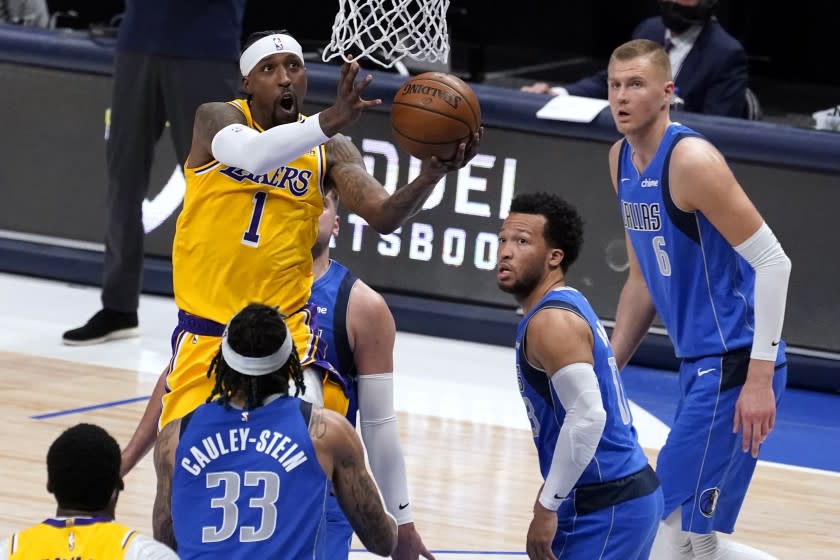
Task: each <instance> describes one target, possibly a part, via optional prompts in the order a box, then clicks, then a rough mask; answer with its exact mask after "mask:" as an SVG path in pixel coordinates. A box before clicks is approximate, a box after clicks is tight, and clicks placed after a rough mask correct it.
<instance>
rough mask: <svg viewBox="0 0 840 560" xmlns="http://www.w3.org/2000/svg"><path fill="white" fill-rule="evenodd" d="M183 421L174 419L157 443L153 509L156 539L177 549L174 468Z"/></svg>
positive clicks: (153, 525) (162, 432) (153, 526)
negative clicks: (173, 512) (173, 519)
mask: <svg viewBox="0 0 840 560" xmlns="http://www.w3.org/2000/svg"><path fill="white" fill-rule="evenodd" d="M180 430H181V421H180V420H174V421H172V422H170V423H169V424H167V425H166V427H165V428H164V429H163V430H162V431H161V432H160V434H159V435H158V438H157V442H156V443H155V473H156V474H157V494H156V495H155V504H154V507H153V509H152V530H153V535H154V537H155V539H156V540H158V541H160V542H162V543H163V544H165V545H167V546H169V547H170V548H172V549H173V550H177V548H176V547H177V544H176V543H175V533H174V531H173V530H172V470H173V465H174V464H175V450H176V449H177V448H178V434H179V433H180Z"/></svg>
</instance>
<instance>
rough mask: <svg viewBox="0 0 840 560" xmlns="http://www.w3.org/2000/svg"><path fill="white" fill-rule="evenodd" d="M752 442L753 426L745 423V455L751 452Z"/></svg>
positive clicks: (743, 439) (742, 442)
mask: <svg viewBox="0 0 840 560" xmlns="http://www.w3.org/2000/svg"><path fill="white" fill-rule="evenodd" d="M751 440H752V424H750V423H749V422H744V423H743V424H741V451H743V452H744V453H746V452H748V451H749V450H750V441H751Z"/></svg>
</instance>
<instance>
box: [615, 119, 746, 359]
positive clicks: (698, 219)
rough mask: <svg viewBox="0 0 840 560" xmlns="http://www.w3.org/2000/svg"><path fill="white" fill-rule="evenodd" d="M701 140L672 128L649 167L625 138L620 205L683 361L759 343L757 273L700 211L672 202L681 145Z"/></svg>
mask: <svg viewBox="0 0 840 560" xmlns="http://www.w3.org/2000/svg"><path fill="white" fill-rule="evenodd" d="M689 136H695V137H700V138H702V136H700V134H698V133H697V132H695V131H694V130H692V129H690V128H688V127H686V126H683V125H681V124H679V123H671V125H670V126H669V127H668V128H667V129H666V130H665V134H664V136H663V137H662V140H661V141H660V143H659V148H658V149H657V152H656V155H655V156H654V158H653V159H652V160H651V161H650V163H649V164H648V166H647V168H646V169H643V170H638V169H636V167H635V165H634V164H633V160H632V155H633V149H632V148H631V147H630V145H629V144H628V143H627V141H626V140H625V141H624V142H623V143H622V145H621V152H620V155H619V159H618V176H617V177H616V179H617V184H618V200H619V209H620V211H621V217H622V220H623V222H624V229H625V230H626V231H627V235H628V236H629V238H630V242H631V243H632V244H633V251H634V252H635V253H636V258H637V259H638V261H639V267H640V269H641V273H642V275H643V276H644V279H645V283H647V287H648V291H649V292H650V296H651V298H652V299H653V305H654V306H655V307H656V312H657V313H658V314H659V317H660V318H661V319H662V322H663V323H664V324H665V328H666V329H667V331H668V334H669V336H670V337H671V342H672V343H673V345H674V350H675V351H676V355H677V357H678V358H693V357H700V356H710V355H718V354H724V353H725V352H727V351H729V350H735V349H738V348H745V347H749V346H751V345H752V340H753V324H754V323H753V290H754V286H755V273H754V272H753V270H752V268H751V267H750V265H749V264H748V263H747V261H745V260H744V259H743V258H742V257H741V256H740V255H739V254H738V253H737V252H736V251H735V249H733V248H732V246H730V245H729V243H728V242H727V241H726V239H724V238H723V236H722V235H721V234H720V233H719V232H718V231H717V230H716V229H715V227H714V226H713V225H712V224H711V223H710V222H709V221H708V220H707V219H706V217H705V216H704V215H703V214H702V213H701V212H699V211H697V212H685V211H683V210H681V209H679V208H678V207H677V206H676V204H674V201H673V200H672V199H671V191H670V186H669V173H668V167H669V164H670V161H671V154H672V152H673V149H674V146H675V145H676V144H677V142H679V141H680V140H681V139H683V138H686V137H689Z"/></svg>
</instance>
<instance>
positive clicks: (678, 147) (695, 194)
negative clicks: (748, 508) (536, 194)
mask: <svg viewBox="0 0 840 560" xmlns="http://www.w3.org/2000/svg"><path fill="white" fill-rule="evenodd" d="M670 76H671V69H670V62H669V60H668V55H667V54H665V52H664V51H663V50H662V48H661V47H660V46H659V45H658V44H656V43H653V42H651V41H645V40H636V41H630V42H629V43H625V44H624V45H622V46H620V47H618V48H617V49H616V50H615V51H614V52H613V54H612V57H611V59H610V63H609V68H608V80H609V101H610V108H611V110H612V115H613V118H614V119H615V122H616V126H617V128H618V130H619V132H621V133H622V134H623V135H624V139H623V140H620V141H618V142H617V143H616V144H615V145H613V147H612V148H611V150H610V156H609V162H610V174H611V176H612V180H613V186H614V187H615V189H616V191H617V193H618V199H619V206H620V210H621V216H622V219H623V221H624V227H625V230H626V236H627V251H628V254H629V258H630V272H629V276H628V278H627V282H626V283H625V285H624V288H623V289H622V292H621V297H620V299H619V303H618V309H617V311H616V325H615V330H614V332H613V336H612V343H613V348H614V350H615V356H616V361H617V363H618V366H619V368H622V367H624V365H625V364H627V362H628V361H629V359H630V357H631V355H632V354H633V352H634V351H635V350H636V348H637V346H638V345H639V342H640V341H641V339H642V337H644V335H645V333H646V332H647V330H648V328H649V327H650V325H651V323H652V321H653V318H654V314H655V313H658V314H659V316H660V318H661V319H662V322H663V323H664V324H665V328H666V329H667V331H668V334H669V335H670V337H671V341H672V342H673V345H674V348H675V350H676V354H677V357H679V358H681V359H682V365H681V366H680V373H679V376H680V388H681V393H680V400H679V404H678V407H677V413H676V417H675V419H674V425H673V427H672V429H671V433H670V435H669V436H668V439H667V441H666V443H665V446H664V447H663V448H662V450H661V452H660V454H659V459H658V462H657V474H658V475H659V478H660V480H661V481H662V490H663V492H664V494H665V516H666V518H667V519H666V521H665V524H664V526H663V527H662V529H661V533H662V539H661V540H662V541H663V542H662V544H663V546H664V549H663V554H662V556H661V557H662V558H715V559H731V558H768V556H767V555H765V554H763V553H761V552H759V551H755V550H754V549H749V548H748V547H743V546H741V545H737V544H736V543H731V542H728V541H725V540H722V539H720V540H719V539H718V538H717V537H716V534H715V531H719V532H724V533H731V532H732V531H733V529H734V526H735V520H736V518H737V516H738V512H739V510H740V508H741V504H742V502H743V500H744V497H745V495H746V492H747V487H748V485H749V482H750V479H751V477H752V474H753V470H754V469H755V464H756V458H757V457H758V451H759V447H760V445H761V444H762V443H763V442H764V440H765V438H766V437H767V435H768V434H769V433H770V431H771V430H772V429H773V424H774V421H775V417H776V405H777V402H778V399H779V397H780V396H781V394H782V392H783V391H784V387H785V382H786V379H787V369H786V367H785V352H784V348H785V344H784V342H783V341H782V340H781V334H782V323H783V321H784V312H785V300H786V298H787V286H788V278H789V276H790V269H791V263H790V260H789V259H788V257H787V256H786V255H785V252H784V251H783V250H782V247H781V245H780V244H779V242H778V241H777V240H776V237H775V236H774V235H773V232H772V231H771V230H770V228H769V226H768V225H767V224H766V223H765V222H764V220H763V219H762V217H761V215H760V214H759V213H758V211H757V210H756V208H755V207H754V206H753V204H752V202H751V201H750V199H749V198H748V197H747V195H746V194H745V193H744V190H743V189H742V188H741V186H740V185H739V184H738V181H737V180H736V179H735V177H734V176H733V174H732V171H731V170H730V169H729V166H728V165H727V163H726V161H725V160H724V158H723V156H722V155H721V153H720V152H719V151H718V150H717V149H716V148H715V147H714V146H712V144H710V143H709V142H708V141H707V140H706V139H705V138H703V137H702V136H701V135H700V134H698V133H697V132H695V131H694V130H692V129H690V128H688V127H685V126H683V125H681V124H679V123H676V122H672V121H671V119H670V115H669V105H670V100H671V97H672V96H673V94H674V82H673V81H671V77H670ZM739 431H740V432H741V434H740V435H738V433H737V432H739ZM659 540H660V539H657V541H659ZM659 548H660V547H659V543H658V544H657V546H656V547H655V551H657V552H658V551H659ZM665 549H667V550H665Z"/></svg>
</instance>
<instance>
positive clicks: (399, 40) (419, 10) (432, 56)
mask: <svg viewBox="0 0 840 560" xmlns="http://www.w3.org/2000/svg"><path fill="white" fill-rule="evenodd" d="M448 8H449V0H338V13H337V14H336V16H335V23H333V29H332V39H331V40H330V44H329V45H327V47H326V49H324V55H323V59H324V62H326V61H328V60H332V59H333V58H335V57H341V58H342V59H343V60H345V61H347V60H348V59H349V57H350V56H353V57H354V58H356V59H358V58H361V57H366V58H369V59H370V60H373V61H374V62H376V63H377V64H380V65H382V66H384V67H386V68H389V67H391V66H392V65H394V64H395V63H396V62H398V61H400V60H401V59H402V58H404V57H406V56H408V57H410V58H414V59H416V60H422V61H426V62H443V63H445V62H447V60H448V58H449V35H448V32H447V29H446V10H447V9H448Z"/></svg>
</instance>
